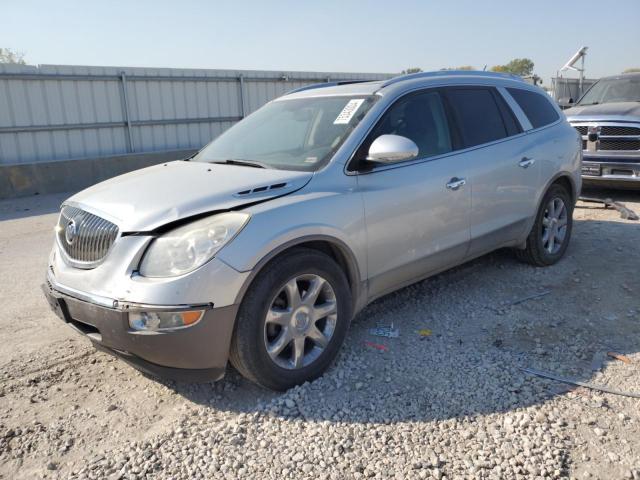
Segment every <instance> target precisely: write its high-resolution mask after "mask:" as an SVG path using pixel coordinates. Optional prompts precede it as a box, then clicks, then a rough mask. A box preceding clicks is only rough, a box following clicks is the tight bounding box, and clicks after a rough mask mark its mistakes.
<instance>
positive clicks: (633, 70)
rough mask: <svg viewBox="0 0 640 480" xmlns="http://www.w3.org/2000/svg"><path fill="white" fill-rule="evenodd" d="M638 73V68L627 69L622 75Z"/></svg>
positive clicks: (639, 70)
mask: <svg viewBox="0 0 640 480" xmlns="http://www.w3.org/2000/svg"><path fill="white" fill-rule="evenodd" d="M638 72H640V68H627V69H626V70H625V71H624V72H622V73H638Z"/></svg>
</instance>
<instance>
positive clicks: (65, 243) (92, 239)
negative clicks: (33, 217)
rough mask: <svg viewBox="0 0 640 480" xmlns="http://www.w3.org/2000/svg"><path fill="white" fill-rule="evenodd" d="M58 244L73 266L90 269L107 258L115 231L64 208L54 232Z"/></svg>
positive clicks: (81, 212) (96, 219)
mask: <svg viewBox="0 0 640 480" xmlns="http://www.w3.org/2000/svg"><path fill="white" fill-rule="evenodd" d="M56 234H57V239H58V244H59V245H60V247H61V248H62V249H63V250H64V252H65V253H66V254H67V256H68V258H69V259H70V260H71V263H72V264H74V266H78V267H81V268H91V267H94V266H96V265H97V264H98V263H100V261H102V260H103V259H104V257H106V256H107V253H108V252H109V249H110V248H111V245H113V242H115V240H116V238H117V237H118V227H117V226H116V225H114V224H113V223H111V222H109V221H108V220H105V219H104V218H101V217H98V216H97V215H93V214H92V213H89V212H85V211H84V210H81V209H79V208H76V207H71V206H68V205H67V206H64V207H62V211H61V212H60V218H59V219H58V228H57V229H56Z"/></svg>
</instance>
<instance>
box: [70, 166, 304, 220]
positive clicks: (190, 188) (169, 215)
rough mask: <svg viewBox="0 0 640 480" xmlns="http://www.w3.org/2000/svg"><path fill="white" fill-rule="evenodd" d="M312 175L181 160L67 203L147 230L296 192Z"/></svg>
mask: <svg viewBox="0 0 640 480" xmlns="http://www.w3.org/2000/svg"><path fill="white" fill-rule="evenodd" d="M312 176H313V173H312V172H294V171H288V170H274V169H262V168H252V167H244V166H236V165H216V164H210V163H201V162H187V161H182V160H180V161H176V162H170V163H167V164H161V165H155V166H153V167H148V168H143V169H141V170H136V171H134V172H130V173H127V174H124V175H120V176H118V177H114V178H111V179H109V180H107V181H104V182H101V183H98V184H97V185H94V186H93V187H89V188H87V189H86V190H83V191H81V192H80V193H77V194H76V195H74V196H72V197H71V198H69V199H68V200H67V201H66V202H64V203H65V204H69V205H74V206H77V207H80V208H83V209H85V210H87V211H89V212H92V213H94V214H96V215H100V216H101V217H104V218H105V219H107V220H110V221H112V222H114V223H116V224H117V225H119V227H120V231H122V232H139V231H149V230H153V229H155V228H158V227H160V226H162V225H165V224H167V223H169V222H173V221H175V220H180V219H182V218H187V217H190V216H193V215H198V214H201V213H206V212H211V211H215V210H228V209H232V208H237V207H240V206H242V205H246V204H249V203H254V202H258V201H261V200H267V199H270V198H275V197H279V196H282V195H284V194H287V193H291V192H294V191H296V190H299V189H300V188H302V187H303V186H305V185H306V184H307V182H309V180H310V179H311V177H312Z"/></svg>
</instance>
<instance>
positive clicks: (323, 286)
mask: <svg viewBox="0 0 640 480" xmlns="http://www.w3.org/2000/svg"><path fill="white" fill-rule="evenodd" d="M337 315H338V305H337V301H336V295H335V292H334V291H333V288H332V287H331V285H330V284H329V282H328V281H327V280H325V279H324V278H322V277H321V276H319V275H315V274H304V275H298V276H296V277H294V278H292V279H290V280H289V281H287V282H286V283H285V284H284V285H282V286H281V287H280V289H279V290H278V293H277V294H276V296H275V297H274V298H273V300H272V301H271V303H270V306H269V310H268V311H267V314H266V318H265V322H264V343H265V347H266V349H267V353H268V354H269V357H271V360H273V362H274V363H276V365H278V366H280V367H282V368H285V369H288V370H295V369H299V368H303V367H306V366H308V365H310V364H311V363H313V362H314V361H315V360H316V359H317V358H318V357H319V356H320V355H321V354H322V352H323V351H324V349H325V348H326V347H327V345H328V344H329V341H330V340H331V337H332V336H333V333H334V332H335V328H336V321H337Z"/></svg>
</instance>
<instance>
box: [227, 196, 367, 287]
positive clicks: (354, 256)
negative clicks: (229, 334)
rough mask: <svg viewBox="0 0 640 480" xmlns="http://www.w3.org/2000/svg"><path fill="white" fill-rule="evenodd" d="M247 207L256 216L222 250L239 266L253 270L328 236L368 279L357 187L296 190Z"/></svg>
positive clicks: (361, 277) (325, 239)
mask: <svg viewBox="0 0 640 480" xmlns="http://www.w3.org/2000/svg"><path fill="white" fill-rule="evenodd" d="M246 211H247V212H249V213H250V214H251V220H250V221H249V223H248V224H247V226H246V227H245V228H244V229H243V230H242V232H240V234H239V235H238V236H237V237H236V238H235V239H234V240H233V241H232V242H231V243H230V244H229V245H227V246H225V247H224V248H223V249H222V250H221V252H220V254H219V255H218V258H219V259H220V260H222V261H223V262H225V263H227V264H228V265H229V266H231V267H233V268H234V269H236V270H238V271H240V272H247V271H253V270H256V269H259V267H261V266H262V265H264V264H265V263H266V261H268V260H269V259H270V258H273V256H275V255H276V254H278V253H280V252H282V251H284V250H286V249H287V248H290V247H292V246H295V245H299V244H301V243H304V242H307V241H327V242H329V243H331V244H333V245H335V246H336V247H338V248H340V251H341V252H342V253H343V255H344V256H345V258H347V259H348V261H349V262H351V264H352V267H353V268H354V269H355V276H356V277H357V279H358V281H359V280H360V279H366V278H367V271H366V264H367V262H366V248H365V247H366V231H365V226H364V215H363V206H362V197H361V196H360V194H359V193H357V192H356V191H355V190H354V189H346V190H345V191H340V192H335V191H333V192H322V191H320V192H308V193H299V194H293V195H289V196H286V197H282V198H278V199H275V200H272V201H269V202H266V203H263V204H260V205H254V206H253V207H250V208H248V209H246Z"/></svg>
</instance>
